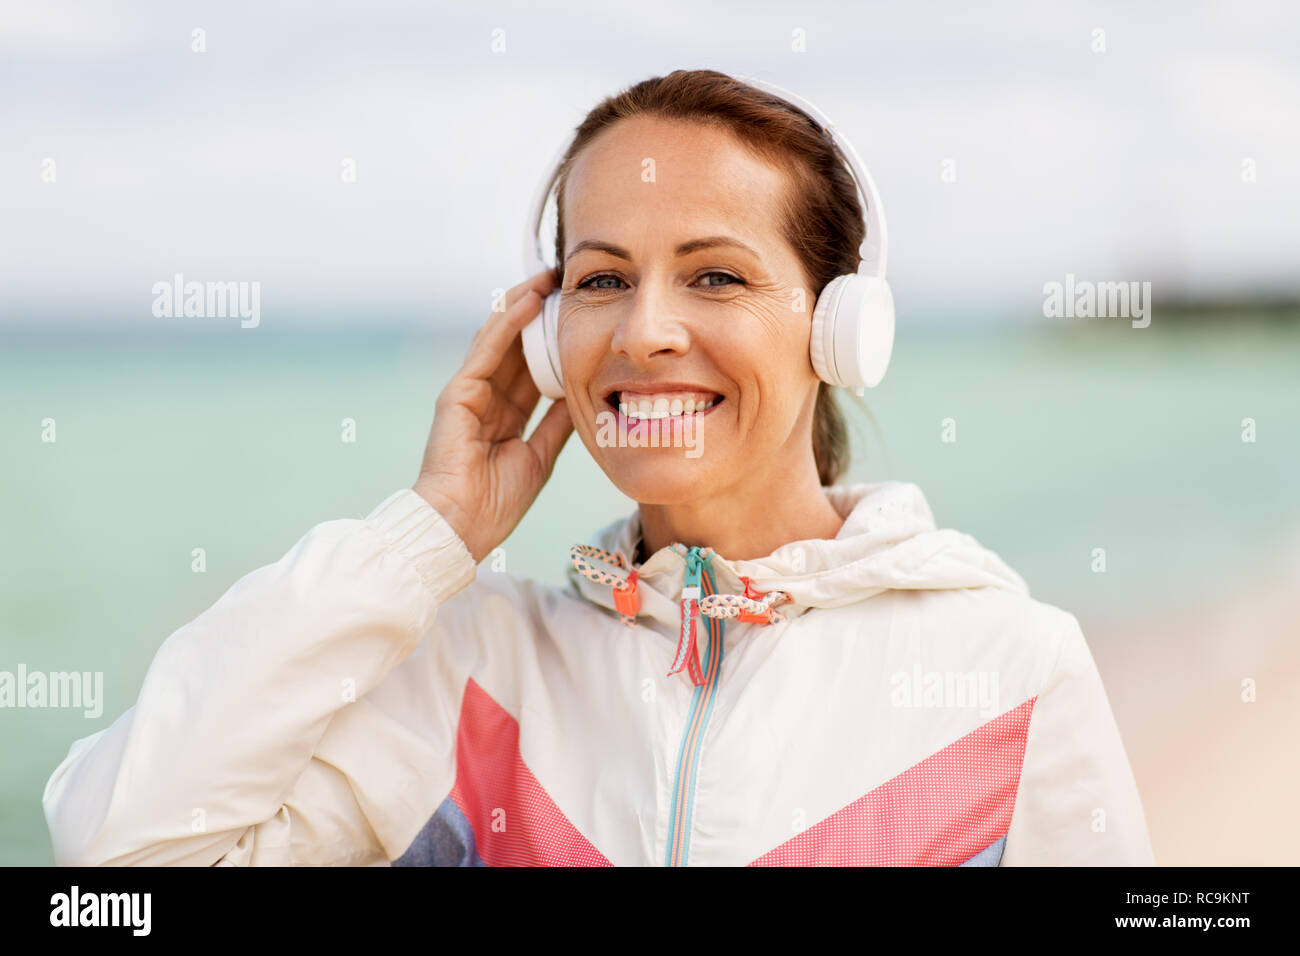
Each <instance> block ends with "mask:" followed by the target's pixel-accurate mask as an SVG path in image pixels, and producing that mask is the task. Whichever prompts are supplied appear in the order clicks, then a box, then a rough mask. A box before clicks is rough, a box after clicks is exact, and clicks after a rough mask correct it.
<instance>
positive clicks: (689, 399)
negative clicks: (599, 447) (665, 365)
mask: <svg viewBox="0 0 1300 956" xmlns="http://www.w3.org/2000/svg"><path fill="white" fill-rule="evenodd" d="M605 401H606V402H607V403H608V404H609V406H610V407H611V408H616V409H618V413H619V415H620V416H621V417H623V418H626V419H627V420H628V421H629V422H638V421H654V420H657V419H666V418H686V417H687V416H692V415H703V414H705V413H706V412H708V411H710V410H711V409H714V408H717V407H718V405H720V404H721V403H722V401H723V398H722V396H721V395H719V394H718V393H717V392H704V391H672V392H632V391H616V392H611V393H610V394H609V395H608V396H606V398H605Z"/></svg>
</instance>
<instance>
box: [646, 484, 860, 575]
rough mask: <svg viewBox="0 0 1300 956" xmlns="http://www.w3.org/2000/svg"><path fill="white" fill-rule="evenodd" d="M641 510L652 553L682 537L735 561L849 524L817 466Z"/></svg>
mask: <svg viewBox="0 0 1300 956" xmlns="http://www.w3.org/2000/svg"><path fill="white" fill-rule="evenodd" d="M765 477H766V476H765ZM772 489H780V490H779V491H773V490H772ZM640 515H641V543H642V549H643V552H644V556H645V557H647V558H648V557H649V556H650V555H652V554H654V553H655V552H656V551H658V550H659V549H660V548H666V547H667V546H668V545H670V544H673V543H674V542H681V543H682V544H685V545H688V546H690V545H698V546H700V547H709V548H712V549H713V550H714V551H716V552H717V553H718V554H719V555H721V556H722V557H724V558H727V559H729V560H732V561H752V560H754V559H756V558H763V557H766V556H767V555H769V554H771V553H772V552H773V551H775V550H776V549H777V548H779V547H781V546H782V545H785V544H789V543H790V542H791V541H807V540H809V539H821V538H834V537H835V536H836V535H837V534H838V533H839V530H840V528H841V527H842V526H843V525H844V518H843V517H841V516H840V514H839V512H837V511H836V510H835V508H834V506H832V505H831V503H830V500H829V499H828V498H827V497H826V493H825V490H824V489H823V488H822V486H821V482H820V481H819V480H818V477H817V471H816V468H815V466H814V467H810V468H807V469H803V468H801V469H800V473H799V474H798V475H797V476H788V477H786V478H784V479H783V480H780V481H767V480H764V481H762V482H755V481H752V480H751V481H748V482H745V486H744V487H741V486H732V487H728V488H725V489H719V491H718V492H717V493H715V494H712V495H710V496H708V497H705V498H699V499H692V500H691V501H688V502H682V503H679V504H671V505H648V504H642V505H641V506H640Z"/></svg>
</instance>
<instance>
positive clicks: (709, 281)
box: [700, 272, 745, 289]
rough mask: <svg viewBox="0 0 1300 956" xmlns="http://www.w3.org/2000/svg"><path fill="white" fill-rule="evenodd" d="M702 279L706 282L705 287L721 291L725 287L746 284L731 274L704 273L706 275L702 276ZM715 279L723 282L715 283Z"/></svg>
mask: <svg viewBox="0 0 1300 956" xmlns="http://www.w3.org/2000/svg"><path fill="white" fill-rule="evenodd" d="M700 279H702V280H704V285H705V286H706V287H708V288H711V289H721V288H723V287H724V286H729V285H737V284H739V285H744V284H745V283H743V282H741V281H740V279H737V278H736V277H735V276H733V275H732V274H731V273H730V272H706V273H704V275H702V276H700ZM715 279H722V280H723V281H722V282H715V281H713V280H715Z"/></svg>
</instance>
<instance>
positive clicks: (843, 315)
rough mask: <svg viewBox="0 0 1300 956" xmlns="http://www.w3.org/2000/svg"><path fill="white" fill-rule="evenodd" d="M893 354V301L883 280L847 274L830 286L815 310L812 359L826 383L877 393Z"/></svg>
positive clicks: (887, 284) (817, 371)
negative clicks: (876, 387)
mask: <svg viewBox="0 0 1300 956" xmlns="http://www.w3.org/2000/svg"><path fill="white" fill-rule="evenodd" d="M893 351H894V296H893V293H892V292H891V291H890V289H889V283H888V282H886V281H885V280H884V279H881V278H879V277H878V276H862V275H842V276H836V277H835V278H834V279H832V280H831V281H830V282H828V283H826V288H824V289H823V290H822V294H821V295H819V296H818V297H817V305H816V307H815V308H814V309H813V322H812V336H811V339H810V341H809V343H808V355H809V357H810V358H811V359H812V365H813V370H814V371H815V372H816V373H817V377H818V378H820V379H821V380H822V381H823V382H827V383H829V384H831V385H842V386H844V387H847V388H874V387H875V386H877V385H879V384H880V381H881V379H883V378H884V377H885V370H886V369H887V368H888V367H889V359H890V356H891V355H892V354H893Z"/></svg>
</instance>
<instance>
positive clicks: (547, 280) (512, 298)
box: [470, 269, 555, 349]
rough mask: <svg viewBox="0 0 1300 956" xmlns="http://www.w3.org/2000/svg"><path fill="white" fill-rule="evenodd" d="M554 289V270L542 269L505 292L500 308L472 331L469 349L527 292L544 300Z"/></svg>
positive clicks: (494, 309)
mask: <svg viewBox="0 0 1300 956" xmlns="http://www.w3.org/2000/svg"><path fill="white" fill-rule="evenodd" d="M554 288H555V270H554V269H544V270H542V271H541V272H538V273H536V274H535V275H531V276H529V277H528V278H527V279H525V280H524V281H523V282H521V283H519V284H518V285H517V286H514V287H513V288H511V289H509V290H507V291H506V294H505V297H504V300H503V301H502V303H501V305H500V308H499V309H498V308H493V310H492V313H491V314H490V315H489V316H488V320H487V321H486V322H484V323H483V324H482V325H480V326H479V327H478V328H477V329H476V330H475V331H474V337H473V339H472V340H471V341H470V348H471V349H473V347H474V345H475V344H476V343H477V342H478V340H479V338H481V337H482V334H483V331H484V330H485V329H486V328H487V327H488V326H489V325H491V324H492V319H493V318H495V317H496V316H498V315H500V314H501V313H502V312H505V311H506V310H507V309H509V308H510V307H511V306H512V305H514V304H515V303H516V302H518V301H519V300H520V299H521V298H523V296H524V295H526V294H527V293H528V291H529V290H532V291H533V292H536V293H537V294H538V295H540V296H541V297H542V298H543V299H544V298H546V297H547V296H548V295H550V293H551V291H552V290H553V289H554ZM494 304H495V300H494Z"/></svg>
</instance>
